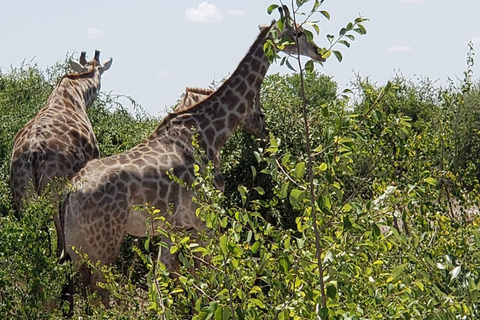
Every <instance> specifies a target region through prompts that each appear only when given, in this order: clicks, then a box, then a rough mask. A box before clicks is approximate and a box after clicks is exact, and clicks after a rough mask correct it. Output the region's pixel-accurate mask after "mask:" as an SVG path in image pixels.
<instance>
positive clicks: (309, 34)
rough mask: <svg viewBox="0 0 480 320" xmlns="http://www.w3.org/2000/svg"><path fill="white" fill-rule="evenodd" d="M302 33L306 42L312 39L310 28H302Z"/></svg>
mask: <svg viewBox="0 0 480 320" xmlns="http://www.w3.org/2000/svg"><path fill="white" fill-rule="evenodd" d="M303 34H304V35H305V37H307V40H308V42H312V41H313V33H312V32H311V31H310V30H307V29H304V30H303Z"/></svg>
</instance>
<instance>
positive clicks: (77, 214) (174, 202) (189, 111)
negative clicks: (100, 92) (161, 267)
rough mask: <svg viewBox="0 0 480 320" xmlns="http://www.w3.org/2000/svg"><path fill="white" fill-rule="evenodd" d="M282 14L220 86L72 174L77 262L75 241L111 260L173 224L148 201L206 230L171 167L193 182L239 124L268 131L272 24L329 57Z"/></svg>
mask: <svg viewBox="0 0 480 320" xmlns="http://www.w3.org/2000/svg"><path fill="white" fill-rule="evenodd" d="M280 13H281V15H282V19H283V21H284V22H287V23H284V24H283V28H282V30H279V28H278V26H277V23H276V22H275V21H274V22H272V24H271V25H270V26H268V27H263V28H261V29H260V34H259V35H258V37H257V39H256V40H255V42H254V43H253V45H252V46H251V47H250V49H249V50H248V52H247V54H246V55H245V57H244V58H243V59H242V60H241V62H240V63H239V65H238V67H237V68H236V70H235V71H234V72H233V73H232V75H231V76H230V77H229V78H228V79H227V80H226V81H225V82H224V83H223V84H222V85H221V86H220V87H219V88H218V89H217V90H216V91H215V92H212V93H210V94H209V95H208V97H206V99H204V100H202V101H200V102H198V103H196V104H195V105H193V106H191V107H188V108H184V109H181V110H178V111H174V112H172V113H170V114H168V115H167V116H166V117H165V118H164V119H163V120H162V121H161V123H160V124H159V126H158V127H157V129H156V130H155V131H154V132H153V133H152V134H151V135H150V136H149V137H148V138H147V139H146V140H144V141H143V142H142V143H140V144H139V145H137V146H135V147H134V148H132V149H130V150H128V151H126V152H124V153H121V154H118V155H114V156H110V157H107V158H103V159H95V160H92V161H90V162H88V163H87V165H86V166H85V167H84V168H83V169H82V170H81V171H80V172H79V173H78V174H77V175H76V176H75V177H74V178H73V180H72V184H73V190H74V191H72V192H71V193H70V194H69V195H68V196H67V197H66V199H65V202H64V203H63V204H62V206H61V210H60V215H61V220H62V225H63V228H64V236H65V240H64V243H65V245H66V248H65V249H66V252H67V254H68V255H69V256H70V257H71V258H72V260H73V262H74V265H75V268H80V267H81V266H82V265H83V264H84V260H83V258H82V256H80V255H78V254H77V252H75V250H72V247H75V248H76V249H77V250H79V251H80V252H82V253H85V254H87V255H88V257H89V259H90V260H91V261H92V262H94V263H96V262H98V261H100V262H101V263H102V264H107V265H108V264H112V263H113V262H114V261H115V258H116V256H117V255H118V253H119V250H120V246H121V243H122V240H123V238H124V236H125V235H126V234H131V235H134V236H146V235H151V230H154V233H155V231H156V230H158V228H166V225H165V223H164V222H162V221H161V220H154V221H152V220H153V219H150V217H151V215H150V213H149V212H147V211H146V210H134V208H135V207H137V206H144V205H145V203H148V204H149V205H150V206H152V207H155V208H156V209H159V210H160V212H161V213H162V214H163V215H164V217H165V219H166V221H167V222H168V224H169V225H171V226H173V227H174V228H176V229H183V230H193V232H200V231H202V230H204V229H205V228H206V227H205V223H204V222H203V221H202V220H200V219H199V218H198V217H197V216H196V214H195V211H196V209H197V206H196V204H194V202H193V201H192V197H193V196H194V193H193V191H192V190H191V189H189V188H185V187H183V186H182V185H180V184H179V183H178V181H175V179H171V178H170V177H169V174H168V172H172V173H173V175H174V176H176V177H178V178H179V179H181V180H182V181H184V182H186V184H187V185H191V183H192V182H193V181H194V179H195V172H194V166H196V165H198V166H199V167H201V168H204V166H205V164H206V162H207V161H215V159H216V157H218V153H219V151H220V149H221V148H222V146H223V145H224V144H225V143H226V141H227V140H228V138H229V137H230V136H231V135H232V134H233V132H234V131H235V129H236V128H237V127H239V126H242V127H243V128H246V127H248V128H249V129H250V130H251V132H252V133H253V132H254V133H256V134H257V135H258V136H261V137H263V136H265V135H266V134H265V121H264V116H263V112H262V111H261V109H260V105H259V103H255V101H256V100H257V99H259V95H260V86H261V84H262V81H263V78H264V76H265V74H266V72H267V69H268V67H269V65H270V62H269V60H268V59H267V57H266V56H265V53H264V51H263V47H264V44H265V42H266V41H267V39H269V38H270V37H271V31H272V30H276V31H277V32H278V34H279V35H280V36H289V37H290V38H291V39H298V41H297V42H298V44H292V45H289V46H285V47H289V49H288V50H295V51H296V50H299V52H300V54H302V55H307V56H309V57H311V58H312V59H314V60H317V61H323V58H322V57H321V55H320V54H319V53H318V50H319V48H318V47H317V46H316V45H315V44H314V43H311V42H309V41H308V40H307V37H306V36H305V35H303V31H302V29H301V28H300V27H298V26H294V25H293V23H292V21H291V18H290V16H289V15H288V11H286V10H282V11H281V12H280ZM292 35H295V36H296V37H295V38H294V37H293V36H292ZM194 137H196V139H197V142H198V144H199V146H200V147H201V148H202V149H203V150H204V151H205V153H204V155H205V157H204V159H202V160H201V161H200V163H197V162H196V157H195V148H194V147H193V146H192V141H193V139H194ZM169 212H170V213H169ZM147 222H148V223H147ZM165 251H168V250H165ZM161 260H162V262H163V263H164V264H165V265H166V266H167V268H169V269H170V270H177V269H178V267H179V261H178V259H177V258H176V256H174V255H171V254H169V252H168V253H167V254H165V255H162V257H161ZM97 281H103V279H102V276H101V274H98V273H94V274H93V275H92V277H91V278H90V285H91V286H92V288H93V289H96V290H98V291H99V293H100V295H101V297H102V302H103V303H104V304H106V305H108V300H109V299H108V292H107V291H105V290H103V289H100V288H99V287H98V286H97V285H96V283H97Z"/></svg>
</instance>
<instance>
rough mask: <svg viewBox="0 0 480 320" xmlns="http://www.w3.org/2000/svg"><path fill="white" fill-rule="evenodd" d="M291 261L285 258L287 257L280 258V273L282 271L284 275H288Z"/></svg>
mask: <svg viewBox="0 0 480 320" xmlns="http://www.w3.org/2000/svg"><path fill="white" fill-rule="evenodd" d="M290 265H291V263H290V260H289V259H288V258H287V257H285V256H282V257H280V259H278V266H279V268H280V271H282V272H283V273H287V272H288V270H289V269H290Z"/></svg>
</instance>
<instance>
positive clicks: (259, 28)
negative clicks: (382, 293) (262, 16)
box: [258, 24, 270, 31]
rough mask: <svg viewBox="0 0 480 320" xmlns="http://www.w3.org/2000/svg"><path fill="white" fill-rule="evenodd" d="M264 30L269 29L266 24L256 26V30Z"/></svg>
mask: <svg viewBox="0 0 480 320" xmlns="http://www.w3.org/2000/svg"><path fill="white" fill-rule="evenodd" d="M266 28H270V26H269V25H268V24H259V25H258V30H260V31H262V30H265V29H266Z"/></svg>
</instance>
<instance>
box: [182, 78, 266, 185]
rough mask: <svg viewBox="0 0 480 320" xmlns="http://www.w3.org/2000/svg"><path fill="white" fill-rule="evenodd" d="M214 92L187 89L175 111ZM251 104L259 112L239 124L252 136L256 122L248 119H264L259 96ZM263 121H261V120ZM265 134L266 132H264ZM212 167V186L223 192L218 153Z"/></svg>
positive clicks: (253, 113)
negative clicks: (253, 104)
mask: <svg viewBox="0 0 480 320" xmlns="http://www.w3.org/2000/svg"><path fill="white" fill-rule="evenodd" d="M214 92H215V91H214V90H211V89H203V88H193V87H187V88H186V89H185V93H184V94H183V97H182V99H181V100H180V102H179V103H178V104H177V105H176V107H175V111H182V110H185V109H187V108H190V107H192V106H193V105H195V104H197V103H199V102H201V101H203V100H205V99H206V98H207V97H208V96H210V95H211V94H212V93H214ZM252 103H256V104H257V106H258V107H256V108H254V110H258V111H260V112H259V113H258V114H257V113H255V112H250V113H249V114H248V116H247V117H245V119H244V121H243V122H242V123H241V124H240V126H241V127H242V129H243V130H244V131H246V132H247V133H251V134H253V135H256V133H255V130H256V129H255V128H254V127H251V124H253V125H256V124H257V121H255V119H252V120H250V117H253V118H255V117H262V118H263V117H265V115H264V114H263V111H262V109H261V106H260V95H259V94H258V95H257V96H256V97H255V99H254V101H253V102H252ZM262 121H263V120H262ZM265 134H267V132H265ZM213 166H214V176H215V179H214V186H215V188H217V189H218V190H220V191H222V192H223V191H225V180H224V179H223V177H222V175H221V172H220V153H217V154H216V156H215V158H214V160H213Z"/></svg>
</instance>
